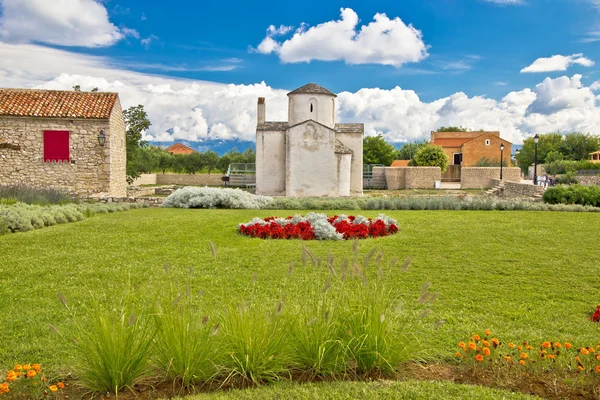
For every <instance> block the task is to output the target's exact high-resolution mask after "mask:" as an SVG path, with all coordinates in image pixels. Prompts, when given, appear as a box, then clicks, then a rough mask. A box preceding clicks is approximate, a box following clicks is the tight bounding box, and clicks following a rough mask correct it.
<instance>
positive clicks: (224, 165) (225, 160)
mask: <svg viewBox="0 0 600 400" xmlns="http://www.w3.org/2000/svg"><path fill="white" fill-rule="evenodd" d="M229 164H231V156H230V155H229V154H228V152H227V153H225V154H223V155H222V156H221V157H220V158H219V162H218V163H217V169H218V170H219V171H221V172H222V173H223V174H226V173H227V170H228V169H229Z"/></svg>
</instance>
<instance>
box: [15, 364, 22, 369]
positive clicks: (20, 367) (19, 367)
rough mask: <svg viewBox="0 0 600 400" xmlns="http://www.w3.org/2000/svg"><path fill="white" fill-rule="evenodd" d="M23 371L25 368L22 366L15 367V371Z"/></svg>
mask: <svg viewBox="0 0 600 400" xmlns="http://www.w3.org/2000/svg"><path fill="white" fill-rule="evenodd" d="M21 369H23V367H22V366H21V364H17V365H15V371H20V370H21Z"/></svg>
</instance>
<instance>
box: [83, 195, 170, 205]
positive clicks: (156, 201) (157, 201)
mask: <svg viewBox="0 0 600 400" xmlns="http://www.w3.org/2000/svg"><path fill="white" fill-rule="evenodd" d="M84 199H89V200H92V201H94V202H96V203H144V204H147V205H148V206H149V207H160V206H161V205H162V203H163V202H164V201H165V197H104V196H100V197H94V196H92V197H87V198H84Z"/></svg>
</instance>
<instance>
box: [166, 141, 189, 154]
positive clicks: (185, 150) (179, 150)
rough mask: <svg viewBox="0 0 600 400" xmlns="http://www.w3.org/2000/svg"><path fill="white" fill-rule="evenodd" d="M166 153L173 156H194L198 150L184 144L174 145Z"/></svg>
mask: <svg viewBox="0 0 600 400" xmlns="http://www.w3.org/2000/svg"><path fill="white" fill-rule="evenodd" d="M165 151H166V152H167V153H171V154H192V153H195V152H196V150H194V149H192V148H191V147H188V146H186V145H185V144H183V143H175V144H174V145H171V146H169V147H167V148H166V149H165Z"/></svg>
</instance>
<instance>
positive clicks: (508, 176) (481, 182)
mask: <svg viewBox="0 0 600 400" xmlns="http://www.w3.org/2000/svg"><path fill="white" fill-rule="evenodd" d="M499 178H500V167H462V168H461V171H460V188H461V189H485V188H491V187H492V186H494V183H493V181H494V180H495V179H496V180H499ZM502 178H503V179H504V182H506V181H510V182H520V181H521V169H520V168H514V167H506V168H502Z"/></svg>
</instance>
